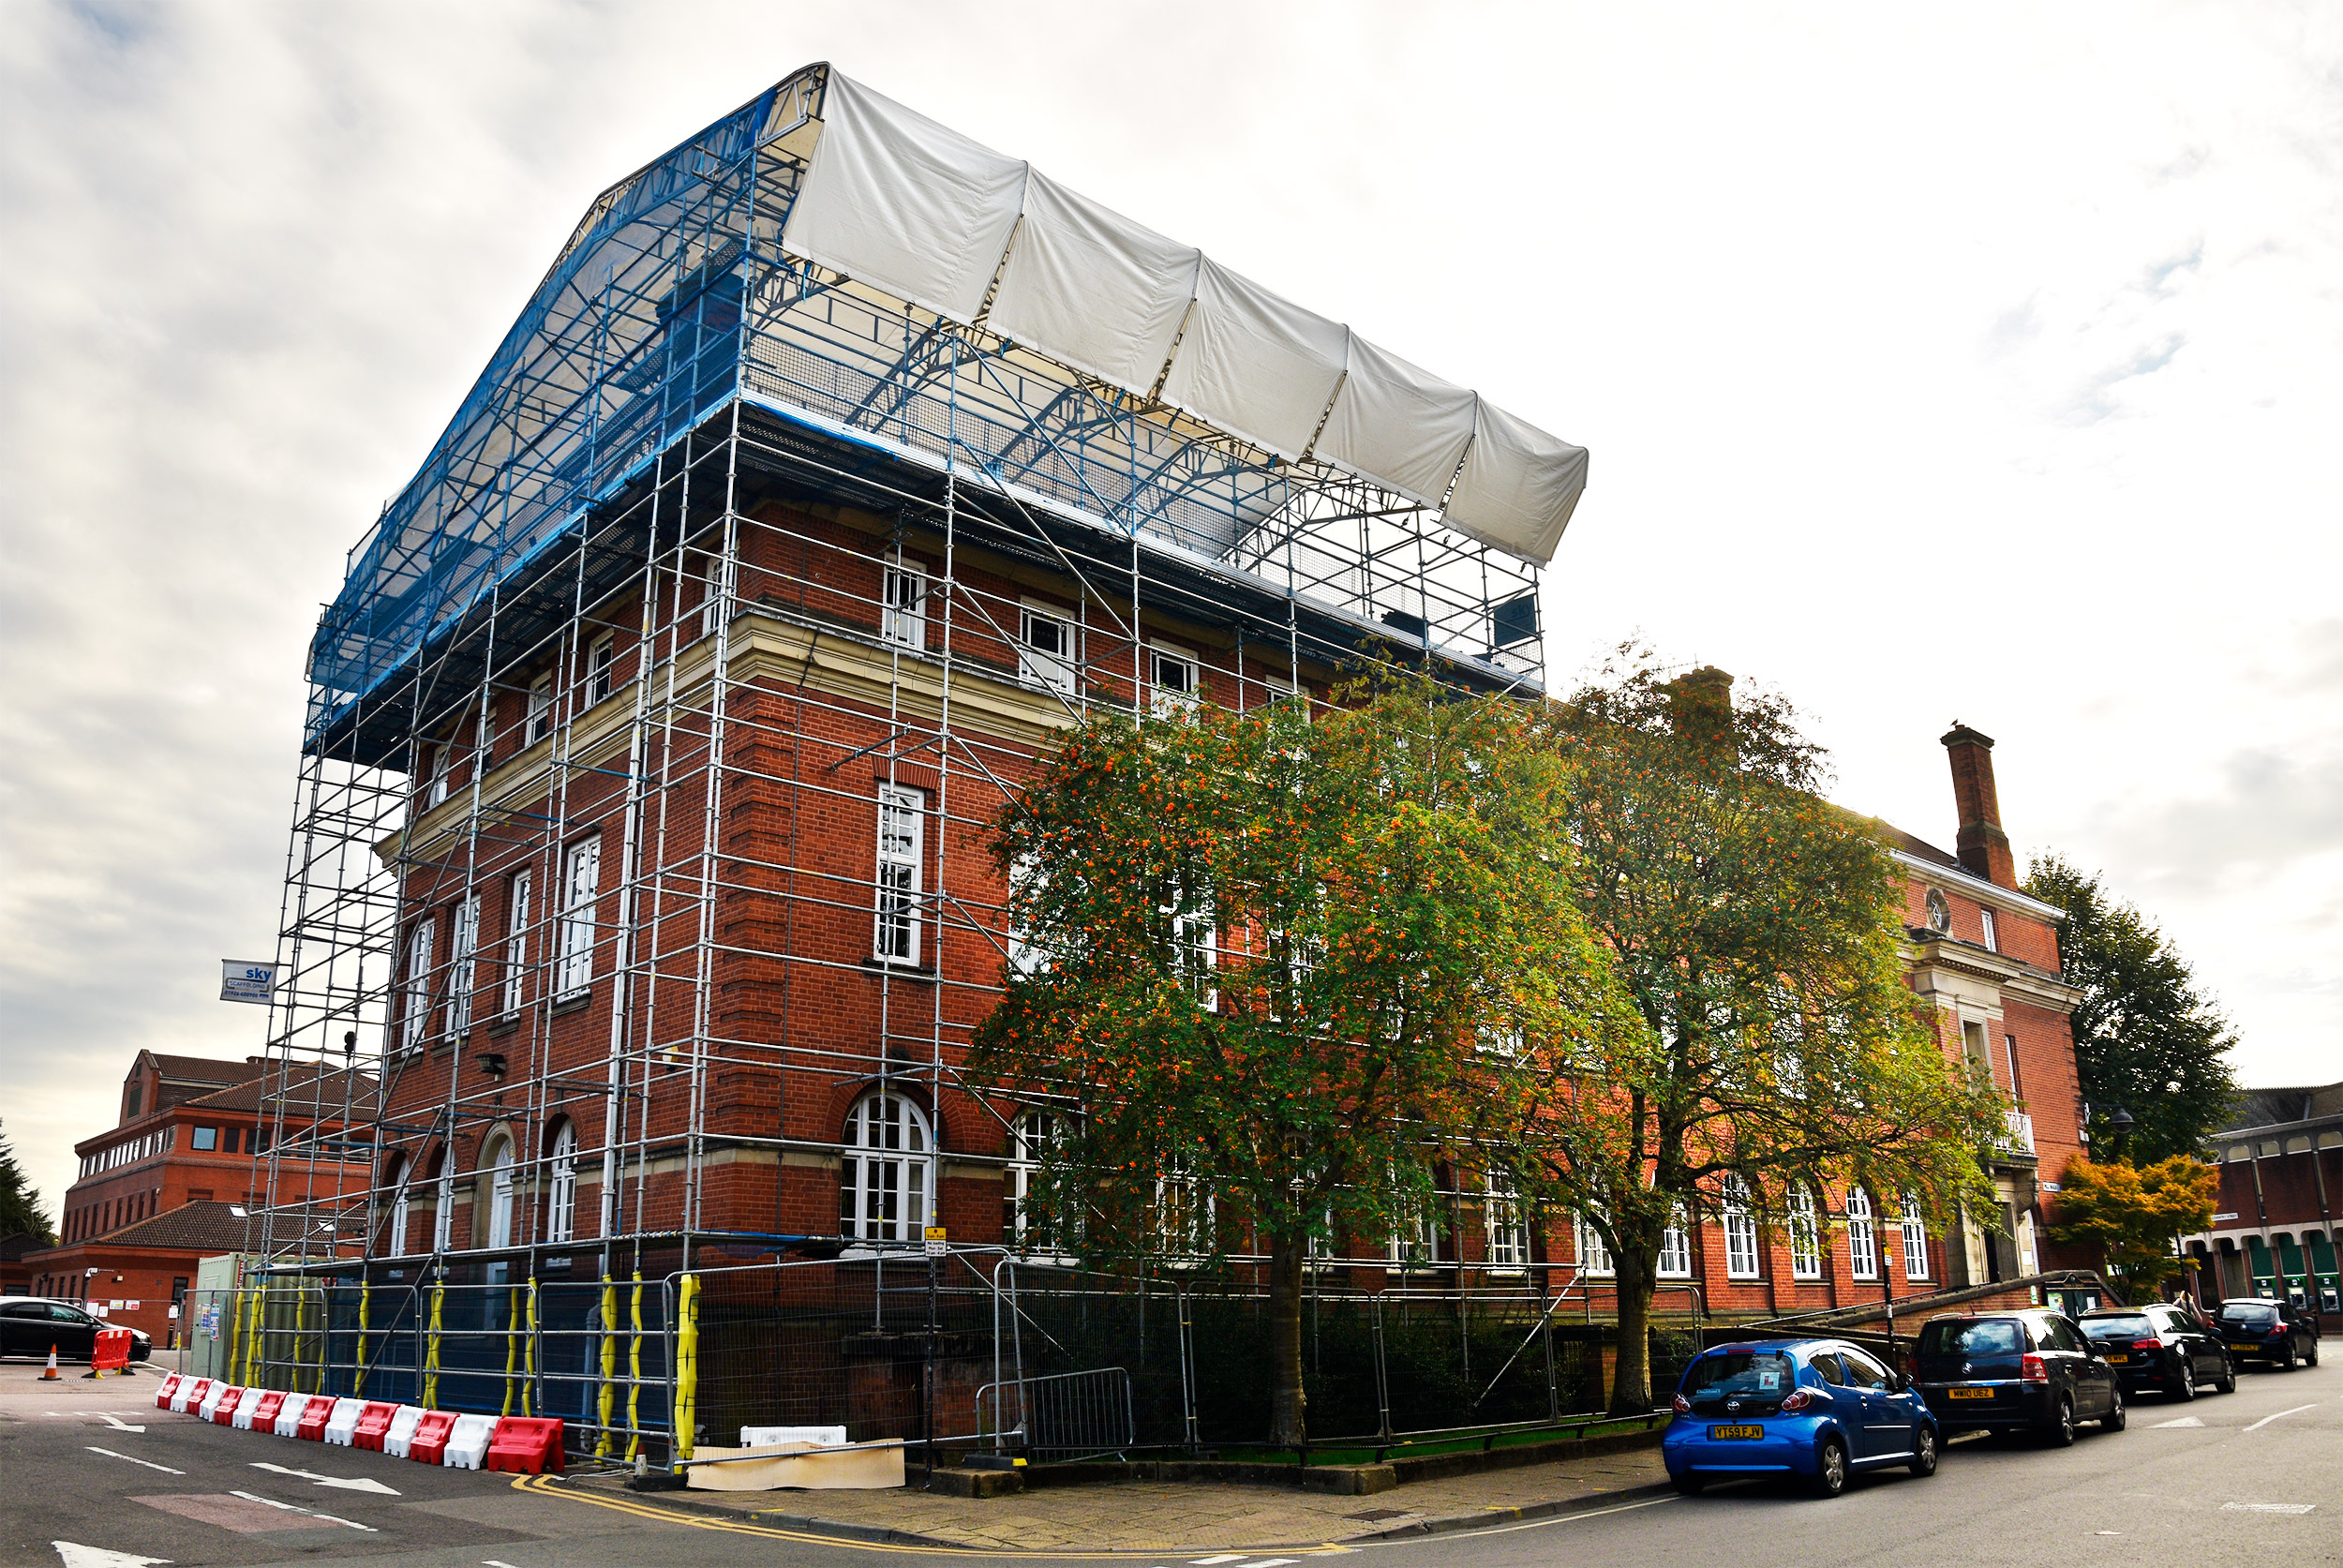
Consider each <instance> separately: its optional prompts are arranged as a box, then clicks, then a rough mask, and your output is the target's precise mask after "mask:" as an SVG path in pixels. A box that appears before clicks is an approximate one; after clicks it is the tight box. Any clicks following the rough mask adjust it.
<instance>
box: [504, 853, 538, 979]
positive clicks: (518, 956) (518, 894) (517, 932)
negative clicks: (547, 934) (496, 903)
mask: <svg viewBox="0 0 2343 1568" xmlns="http://www.w3.org/2000/svg"><path fill="white" fill-rule="evenodd" d="M530 882H531V878H530V873H529V870H528V868H526V867H524V868H522V869H521V870H519V871H516V872H515V873H514V874H513V875H512V878H511V880H510V881H508V882H507V883H506V884H505V896H504V1010H505V1011H506V1012H508V1013H516V1012H518V1011H520V1010H521V1003H522V1001H523V999H524V995H523V993H525V991H526V990H527V982H528V978H529V917H530V910H529V895H530Z"/></svg>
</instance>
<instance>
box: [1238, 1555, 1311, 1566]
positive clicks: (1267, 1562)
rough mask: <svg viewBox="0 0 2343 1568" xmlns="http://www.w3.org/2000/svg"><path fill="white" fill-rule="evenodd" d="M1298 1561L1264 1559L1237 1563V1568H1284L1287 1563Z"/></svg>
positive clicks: (1296, 1559)
mask: <svg viewBox="0 0 2343 1568" xmlns="http://www.w3.org/2000/svg"><path fill="white" fill-rule="evenodd" d="M1298 1561H1301V1560H1300V1559H1299V1558H1291V1557H1264V1558H1261V1559H1260V1560H1259V1561H1253V1562H1242V1563H1239V1564H1238V1565H1237V1568H1286V1564H1287V1563H1289V1562H1298Z"/></svg>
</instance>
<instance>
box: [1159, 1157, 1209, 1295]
mask: <svg viewBox="0 0 2343 1568" xmlns="http://www.w3.org/2000/svg"><path fill="white" fill-rule="evenodd" d="M1154 1224H1155V1235H1156V1242H1157V1247H1158V1248H1159V1250H1160V1251H1161V1252H1162V1254H1163V1256H1164V1266H1165V1267H1167V1268H1176V1269H1192V1268H1201V1267H1202V1266H1203V1264H1204V1262H1205V1260H1206V1259H1208V1258H1210V1257H1211V1256H1212V1254H1213V1251H1214V1249H1215V1248H1216V1247H1217V1246H1218V1245H1219V1240H1220V1205H1219V1202H1218V1200H1217V1198H1216V1195H1215V1194H1214V1193H1212V1192H1211V1191H1209V1190H1207V1189H1206V1188H1205V1187H1204V1186H1203V1184H1202V1183H1201V1182H1200V1181H1199V1180H1198V1179H1197V1178H1196V1177H1194V1176H1191V1175H1189V1174H1188V1173H1187V1161H1186V1160H1185V1159H1174V1160H1173V1161H1172V1162H1171V1169H1170V1170H1168V1171H1166V1172H1162V1173H1161V1174H1159V1175H1157V1177H1156V1204H1155V1215H1154Z"/></svg>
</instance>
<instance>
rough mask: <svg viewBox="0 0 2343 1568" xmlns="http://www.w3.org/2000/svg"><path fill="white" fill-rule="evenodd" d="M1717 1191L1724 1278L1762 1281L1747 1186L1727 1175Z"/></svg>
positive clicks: (1755, 1225) (1727, 1173) (1755, 1232)
mask: <svg viewBox="0 0 2343 1568" xmlns="http://www.w3.org/2000/svg"><path fill="white" fill-rule="evenodd" d="M1719 1190H1720V1194H1721V1198H1722V1201H1721V1202H1720V1203H1719V1204H1718V1208H1719V1211H1720V1212H1721V1213H1722V1214H1723V1216H1724V1277H1726V1278H1727V1279H1762V1278H1763V1277H1765V1270H1764V1266H1763V1265H1764V1260H1763V1258H1762V1256H1761V1254H1760V1252H1759V1248H1758V1245H1757V1217H1756V1216H1755V1215H1754V1214H1753V1213H1751V1212H1750V1206H1749V1204H1750V1193H1749V1184H1748V1183H1747V1182H1745V1181H1743V1180H1741V1178H1740V1176H1739V1174H1737V1173H1736V1172H1731V1171H1727V1172H1725V1173H1724V1181H1723V1182H1722V1183H1720V1184H1719Z"/></svg>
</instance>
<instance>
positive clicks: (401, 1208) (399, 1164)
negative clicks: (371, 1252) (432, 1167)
mask: <svg viewBox="0 0 2343 1568" xmlns="http://www.w3.org/2000/svg"><path fill="white" fill-rule="evenodd" d="M414 1169H415V1168H414V1161H412V1160H410V1159H409V1158H407V1157H405V1156H404V1155H400V1156H397V1157H394V1158H393V1159H392V1161H391V1171H390V1179H389V1180H388V1181H387V1182H385V1183H384V1184H383V1185H384V1186H386V1187H389V1188H390V1189H391V1223H390V1228H389V1229H388V1230H386V1231H384V1232H382V1250H383V1252H384V1253H385V1254H387V1255H388V1256H390V1257H393V1258H397V1257H401V1256H404V1255H405V1253H406V1251H407V1183H408V1179H409V1178H410V1176H412V1175H413V1174H414Z"/></svg>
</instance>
